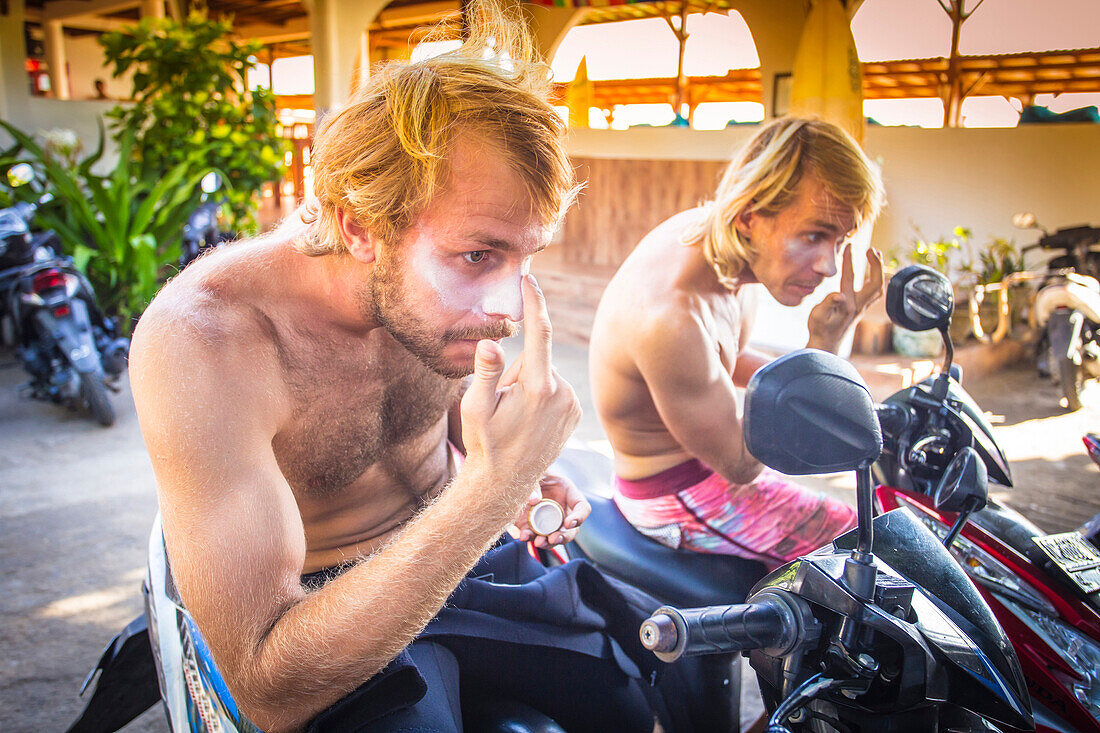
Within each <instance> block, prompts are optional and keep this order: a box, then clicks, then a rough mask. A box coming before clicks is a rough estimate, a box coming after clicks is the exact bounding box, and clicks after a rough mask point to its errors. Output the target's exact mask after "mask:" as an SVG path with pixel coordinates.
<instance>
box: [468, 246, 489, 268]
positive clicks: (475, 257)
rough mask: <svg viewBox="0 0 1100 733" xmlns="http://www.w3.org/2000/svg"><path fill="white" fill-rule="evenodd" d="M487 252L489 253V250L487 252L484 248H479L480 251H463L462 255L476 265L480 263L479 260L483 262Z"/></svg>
mask: <svg viewBox="0 0 1100 733" xmlns="http://www.w3.org/2000/svg"><path fill="white" fill-rule="evenodd" d="M486 254H488V252H486V251H485V250H483V249H479V250H478V251H476V252H463V253H462V256H463V257H464V258H465V259H466V261H467V262H469V263H470V264H471V265H476V264H478V263H479V262H481V261H482V260H484V259H485V255H486Z"/></svg>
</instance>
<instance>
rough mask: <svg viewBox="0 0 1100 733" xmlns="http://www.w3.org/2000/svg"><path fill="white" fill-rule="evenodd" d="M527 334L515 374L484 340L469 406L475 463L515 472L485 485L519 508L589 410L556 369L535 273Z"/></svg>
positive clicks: (529, 288) (526, 292)
mask: <svg viewBox="0 0 1100 733" xmlns="http://www.w3.org/2000/svg"><path fill="white" fill-rule="evenodd" d="M523 331H524V334H523V336H524V341H523V353H522V354H521V355H520V357H519V358H517V359H516V361H515V362H513V363H512V365H511V366H510V367H509V368H508V370H507V371H505V370H504V352H503V351H502V350H501V348H500V345H499V344H497V343H496V342H494V341H488V340H485V341H481V342H479V343H478V345H477V354H476V356H475V366H474V378H473V380H472V382H471V384H470V387H469V389H467V390H466V394H465V395H463V397H462V405H461V412H462V442H463V443H464V445H465V446H466V460H467V463H476V464H479V465H481V466H483V467H484V468H487V469H488V470H489V472H490V474H491V475H494V476H507V477H509V479H510V480H509V481H502V482H501V485H500V486H491V487H485V488H486V490H487V491H496V492H500V493H501V498H502V499H504V500H506V501H509V502H514V506H518V504H519V503H520V502H522V501H523V500H524V499H525V498H527V497H528V496H530V495H531V494H532V493H533V492H535V491H538V489H537V488H536V484H537V482H538V480H539V477H540V476H542V475H543V472H544V471H545V470H546V468H547V466H549V465H550V463H551V461H553V460H554V459H555V458H557V456H558V454H559V453H561V449H562V446H564V445H565V441H566V439H567V438H568V437H569V435H570V434H572V432H573V429H574V428H575V427H576V426H577V422H578V421H579V420H580V415H581V410H580V405H579V403H578V402H577V396H576V394H574V392H573V388H572V387H570V386H569V383H568V382H566V381H565V380H564V379H562V377H561V375H559V374H558V373H557V372H556V371H555V370H554V368H553V366H551V363H550V343H551V327H550V316H549V315H548V314H547V312H546V299H545V298H544V297H543V294H542V291H541V290H539V288H538V285H536V283H535V279H534V278H533V277H531V276H530V275H528V276H527V277H525V278H524V281H523ZM574 518H575V517H574ZM578 524H579V522H578Z"/></svg>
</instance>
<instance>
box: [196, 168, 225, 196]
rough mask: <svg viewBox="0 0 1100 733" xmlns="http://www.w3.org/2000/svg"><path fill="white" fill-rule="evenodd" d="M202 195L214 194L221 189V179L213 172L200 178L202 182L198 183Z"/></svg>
mask: <svg viewBox="0 0 1100 733" xmlns="http://www.w3.org/2000/svg"><path fill="white" fill-rule="evenodd" d="M199 186H200V187H201V188H202V192H203V193H214V192H215V191H217V190H218V189H219V188H221V187H222V177H221V176H219V175H218V174H217V173H216V172H215V171H210V172H209V173H207V174H206V175H205V176H203V177H202V181H201V182H200V183H199Z"/></svg>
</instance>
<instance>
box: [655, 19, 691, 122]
mask: <svg viewBox="0 0 1100 733" xmlns="http://www.w3.org/2000/svg"><path fill="white" fill-rule="evenodd" d="M687 14H688V3H687V0H681V2H680V10H679V12H678V13H677V14H676V17H677V18H678V19H679V23H678V24H677V23H673V22H672V14H671V13H669V12H668V10H666V9H665V8H663V7H662V14H661V15H662V17H663V18H664V19H665V22H666V23H668V27H669V29H671V30H672V33H673V35H675V36H676V41H677V43H679V44H680V48H679V52H678V54H677V57H676V95H675V97H674V101H673V103H672V112H673V114H675V115H676V116H677V117H679V116H680V108H681V107H683V106H684V103H685V102H687V101H688V78H687V75H686V74H685V73H684V50H685V48H686V47H687V39H688V31H687ZM677 26H679V27H677Z"/></svg>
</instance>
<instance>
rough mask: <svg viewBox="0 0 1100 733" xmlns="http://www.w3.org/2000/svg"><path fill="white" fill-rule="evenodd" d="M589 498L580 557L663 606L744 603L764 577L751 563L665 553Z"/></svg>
mask: <svg viewBox="0 0 1100 733" xmlns="http://www.w3.org/2000/svg"><path fill="white" fill-rule="evenodd" d="M587 498H588V501H589V503H591V504H592V514H591V515H590V516H589V517H588V519H587V520H586V521H585V523H584V524H582V525H581V529H580V532H578V533H577V539H576V540H575V544H576V545H578V547H579V549H580V550H581V553H583V556H584V557H587V558H588V559H590V560H591V561H592V562H594V563H595V564H596V565H597V566H598V567H599V568H600V569H601V570H603V571H605V572H607V573H608V574H609V575H612V576H614V577H616V578H618V579H620V580H624V581H626V582H628V583H630V584H631V585H635V586H637V587H638V588H641V589H642V590H644V591H646V592H647V593H649V594H650V595H652V596H655V597H656V598H657V599H658V600H660V601H662V602H664V603H670V604H672V605H675V606H679V607H682V608H691V607H697V606H714V605H721V604H727V603H743V602H744V601H745V598H746V597H747V596H748V594H749V591H750V590H751V589H752V587H753V586H754V585H755V584H756V582H757V581H758V580H760V579H761V578H763V577H764V575H766V574H767V568H766V567H764V565H763V563H760V562H757V561H755V560H746V559H744V558H740V557H736V556H734V555H712V554H708V553H701V552H694V551H692V550H674V549H672V548H670V547H665V546H664V545H662V544H660V543H658V542H656V541H654V540H651V539H649V538H648V537H646V536H645V535H643V534H641V533H640V532H639V531H638V530H637V529H635V528H634V526H633V525H632V524H630V522H628V521H627V519H626V517H624V516H623V515H622V512H620V511H619V508H618V507H617V506H615V502H613V501H612V500H610V499H607V498H604V497H601V496H594V495H591V494H588V495H587ZM575 554H576V553H574V552H572V551H571V552H570V556H573V555H575Z"/></svg>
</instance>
